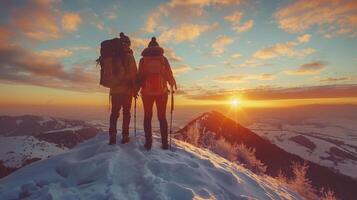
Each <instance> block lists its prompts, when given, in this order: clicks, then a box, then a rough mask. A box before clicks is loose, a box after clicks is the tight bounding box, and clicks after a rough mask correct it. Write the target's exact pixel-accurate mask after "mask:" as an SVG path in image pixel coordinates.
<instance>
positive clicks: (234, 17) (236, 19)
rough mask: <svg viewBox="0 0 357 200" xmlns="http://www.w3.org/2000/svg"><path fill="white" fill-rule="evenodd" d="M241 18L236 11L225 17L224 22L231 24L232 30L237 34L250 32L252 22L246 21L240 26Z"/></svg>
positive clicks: (240, 14)
mask: <svg viewBox="0 0 357 200" xmlns="http://www.w3.org/2000/svg"><path fill="white" fill-rule="evenodd" d="M242 18H243V13H242V12H240V11H237V12H235V13H233V14H231V15H227V16H225V17H224V19H225V20H227V21H229V22H231V23H232V29H233V30H235V31H236V32H238V33H242V32H245V31H248V30H250V29H251V28H252V27H253V26H254V20H248V21H246V22H244V23H243V24H241V19H242Z"/></svg>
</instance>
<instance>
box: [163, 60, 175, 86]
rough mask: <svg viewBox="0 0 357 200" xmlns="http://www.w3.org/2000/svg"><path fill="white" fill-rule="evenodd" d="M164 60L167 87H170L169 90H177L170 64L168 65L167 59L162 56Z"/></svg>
mask: <svg viewBox="0 0 357 200" xmlns="http://www.w3.org/2000/svg"><path fill="white" fill-rule="evenodd" d="M164 60H165V66H166V78H167V81H168V82H169V85H170V86H171V88H175V90H177V85H176V80H175V78H174V75H173V73H172V70H171V66H170V63H169V61H168V60H167V58H166V57H165V56H164Z"/></svg>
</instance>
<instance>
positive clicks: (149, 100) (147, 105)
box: [142, 94, 168, 144]
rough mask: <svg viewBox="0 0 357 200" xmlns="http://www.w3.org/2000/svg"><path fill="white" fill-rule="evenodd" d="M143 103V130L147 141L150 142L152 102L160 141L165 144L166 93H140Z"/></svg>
mask: <svg viewBox="0 0 357 200" xmlns="http://www.w3.org/2000/svg"><path fill="white" fill-rule="evenodd" d="M142 100H143V105H144V131H145V138H146V141H147V142H150V143H151V142H152V130H151V119H152V109H153V105H154V103H155V104H156V109H157V118H158V119H159V122H160V132H161V142H162V144H167V143H168V141H167V120H166V104H167V94H163V95H142Z"/></svg>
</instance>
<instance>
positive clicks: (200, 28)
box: [159, 23, 218, 43]
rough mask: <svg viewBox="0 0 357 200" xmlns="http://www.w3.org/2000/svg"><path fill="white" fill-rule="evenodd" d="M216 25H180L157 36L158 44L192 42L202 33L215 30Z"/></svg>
mask: <svg viewBox="0 0 357 200" xmlns="http://www.w3.org/2000/svg"><path fill="white" fill-rule="evenodd" d="M217 27H218V24H217V23H214V24H211V25H207V24H188V23H187V24H182V25H181V26H179V27H177V28H171V29H166V30H164V31H163V32H162V33H161V35H160V36H159V42H162V43H167V42H169V41H174V42H178V43H179V42H185V41H193V40H195V39H196V38H198V37H199V36H200V35H201V34H202V33H204V32H207V31H210V30H213V29H216V28H217Z"/></svg>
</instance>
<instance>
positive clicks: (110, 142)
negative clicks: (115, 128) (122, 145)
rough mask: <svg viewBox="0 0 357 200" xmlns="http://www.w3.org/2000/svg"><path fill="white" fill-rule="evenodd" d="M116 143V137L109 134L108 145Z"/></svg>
mask: <svg viewBox="0 0 357 200" xmlns="http://www.w3.org/2000/svg"><path fill="white" fill-rule="evenodd" d="M116 143H117V138H116V137H112V136H111V137H110V138H109V145H115V144H116Z"/></svg>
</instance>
